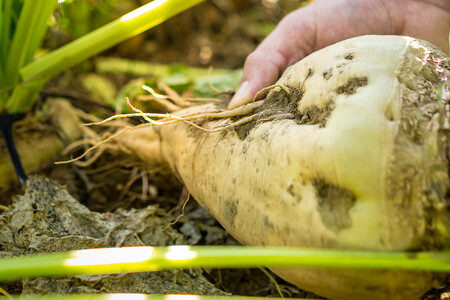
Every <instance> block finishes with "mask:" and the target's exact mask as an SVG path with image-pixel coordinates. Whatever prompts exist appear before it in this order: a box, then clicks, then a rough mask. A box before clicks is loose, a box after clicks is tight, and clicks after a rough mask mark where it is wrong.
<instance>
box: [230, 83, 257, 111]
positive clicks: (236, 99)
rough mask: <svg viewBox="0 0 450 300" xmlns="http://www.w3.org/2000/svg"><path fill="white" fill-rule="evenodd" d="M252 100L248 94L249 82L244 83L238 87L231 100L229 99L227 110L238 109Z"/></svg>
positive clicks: (251, 96)
mask: <svg viewBox="0 0 450 300" xmlns="http://www.w3.org/2000/svg"><path fill="white" fill-rule="evenodd" d="M252 100H253V95H251V93H250V89H249V82H248V81H244V82H242V83H241V85H240V86H239V88H238V90H237V91H236V93H235V94H234V96H233V98H231V101H230V103H229V104H228V109H233V108H236V107H239V106H241V105H244V104H247V103H249V102H251V101H252Z"/></svg>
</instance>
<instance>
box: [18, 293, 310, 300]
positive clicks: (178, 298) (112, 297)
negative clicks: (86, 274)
mask: <svg viewBox="0 0 450 300" xmlns="http://www.w3.org/2000/svg"><path fill="white" fill-rule="evenodd" d="M11 299H22V300H23V299H27V300H34V299H36V300H37V299H39V300H128V299H131V300H133V299H134V300H267V298H266V297H245V296H203V295H155V294H153V295H144V294H88V295H87V294H80V295H36V296H32V295H27V296H26V298H24V297H23V296H20V297H12V298H11ZM270 299H276V300H279V299H281V298H270ZM289 300H306V299H303V298H302V299H301V298H289ZM308 300H314V299H311V298H308Z"/></svg>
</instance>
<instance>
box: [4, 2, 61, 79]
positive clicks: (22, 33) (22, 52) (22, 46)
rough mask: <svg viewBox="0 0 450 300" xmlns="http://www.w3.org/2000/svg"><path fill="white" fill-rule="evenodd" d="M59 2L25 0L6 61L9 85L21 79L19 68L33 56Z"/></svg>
mask: <svg viewBox="0 0 450 300" xmlns="http://www.w3.org/2000/svg"><path fill="white" fill-rule="evenodd" d="M57 3H58V2H57V1H56V0H33V1H24V4H23V7H22V9H21V12H20V17H19V20H18V22H17V26H16V29H15V31H14V37H13V40H12V42H11V46H10V48H9V51H8V55H7V59H6V62H5V70H4V72H5V74H7V76H8V78H6V79H7V84H8V85H13V84H16V83H17V82H18V81H19V78H20V77H19V69H20V68H21V67H22V66H24V65H25V64H27V63H29V62H30V60H31V59H32V58H33V56H34V53H35V52H36V50H37V47H39V45H40V43H41V40H42V38H43V36H44V33H45V31H46V28H47V20H48V18H49V17H50V16H51V14H52V12H53V10H54V8H55V6H56V4H57Z"/></svg>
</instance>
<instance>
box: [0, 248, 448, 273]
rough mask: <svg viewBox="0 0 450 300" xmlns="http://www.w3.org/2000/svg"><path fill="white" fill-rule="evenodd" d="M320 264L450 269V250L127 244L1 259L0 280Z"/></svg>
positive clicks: (383, 267) (360, 267)
mask: <svg viewBox="0 0 450 300" xmlns="http://www.w3.org/2000/svg"><path fill="white" fill-rule="evenodd" d="M258 266H268V267H318V268H322V267H324V268H352V269H374V270H375V269H378V270H379V269H396V270H412V271H435V272H450V251H444V252H417V253H407V252H398V253H389V252H361V251H343V250H330V249H300V248H262V247H211V246H203V247H202V246H192V247H191V246H170V247H124V248H104V249H89V250H77V251H71V252H64V253H51V254H43V255H36V256H21V257H14V258H5V259H1V260H0V280H15V279H20V278H24V277H27V278H28V277H39V276H63V275H75V274H106V273H121V272H148V271H159V270H166V269H180V268H199V267H207V268H232V267H239V268H245V267H258Z"/></svg>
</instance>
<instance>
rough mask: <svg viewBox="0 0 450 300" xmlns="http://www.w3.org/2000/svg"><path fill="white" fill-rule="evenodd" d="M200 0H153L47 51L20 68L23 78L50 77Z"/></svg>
mask: <svg viewBox="0 0 450 300" xmlns="http://www.w3.org/2000/svg"><path fill="white" fill-rule="evenodd" d="M203 1H204V0H190V1H188V0H155V1H153V2H150V3H148V4H146V5H144V6H142V7H140V8H138V9H136V10H134V11H132V12H130V13H128V14H126V15H124V16H123V17H121V18H119V19H117V20H115V21H113V22H111V23H109V24H107V25H105V26H102V27H101V28H99V29H97V30H94V31H93V32H91V33H89V34H87V35H85V36H83V37H81V38H79V39H77V40H75V41H73V42H71V43H69V44H67V45H64V46H63V47H61V48H59V49H57V50H55V51H53V52H51V53H50V54H48V55H46V56H44V57H42V58H40V59H39V60H37V61H35V62H33V63H31V64H29V65H27V66H25V67H24V68H22V69H21V70H20V73H21V74H22V77H23V79H24V80H28V79H31V78H36V77H39V76H42V75H46V76H54V75H56V74H58V73H59V72H61V71H62V70H64V69H66V68H69V67H72V66H74V65H76V64H78V63H80V62H81V61H83V60H85V59H86V58H88V57H91V56H93V55H95V54H97V53H99V52H101V51H103V50H105V49H108V48H109V47H111V46H113V45H116V44H118V43H120V42H122V41H124V40H126V39H128V38H131V37H133V36H136V35H138V34H140V33H142V32H144V31H145V30H147V29H150V28H152V27H154V26H156V25H158V24H160V23H162V22H164V21H165V20H167V19H169V18H171V17H172V16H174V15H176V14H178V13H180V12H182V11H184V10H186V9H188V8H190V7H192V6H194V5H196V4H198V3H200V2H203Z"/></svg>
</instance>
